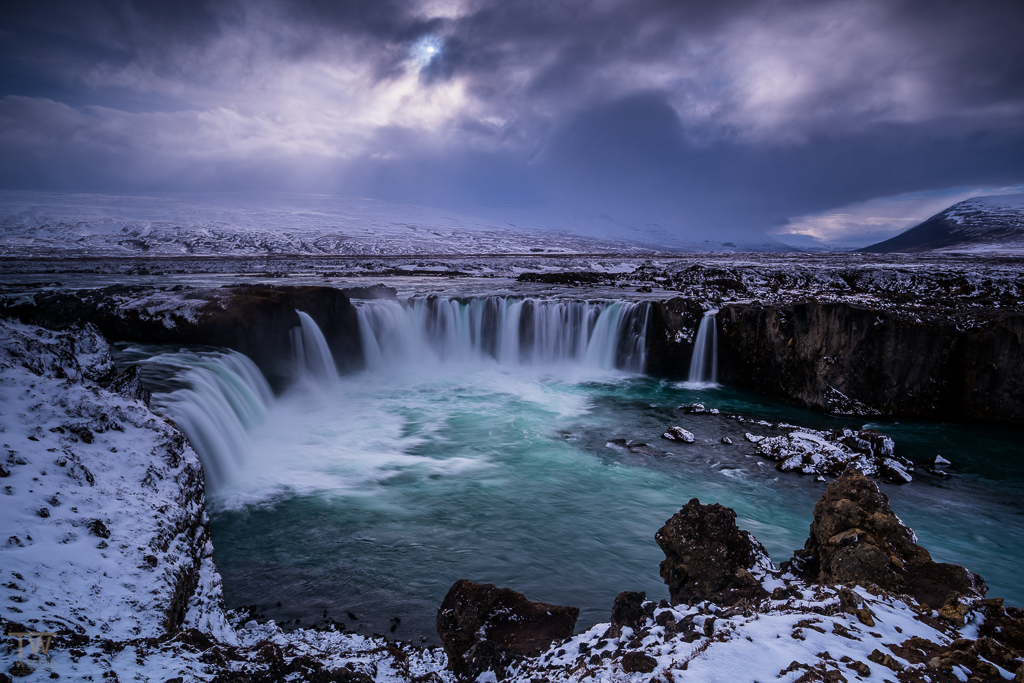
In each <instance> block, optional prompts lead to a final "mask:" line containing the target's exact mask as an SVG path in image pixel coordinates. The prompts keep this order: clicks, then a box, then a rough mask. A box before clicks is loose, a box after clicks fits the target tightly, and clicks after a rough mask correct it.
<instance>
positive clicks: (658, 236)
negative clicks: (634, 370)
mask: <svg viewBox="0 0 1024 683" xmlns="http://www.w3.org/2000/svg"><path fill="white" fill-rule="evenodd" d="M506 213H507V212H500V211H499V212H497V213H491V214H490V215H488V212H482V214H481V215H482V216H483V217H480V216H470V215H465V214H460V213H456V212H453V211H448V210H443V209H437V208H433V207H426V206H418V205H413V204H402V203H397V202H386V201H380V200H375V199H349V198H341V197H331V196H325V195H273V196H255V195H214V196H203V197H194V198H160V197H128V196H113V195H87V194H48V193H34V192H0V255H4V256H103V257H110V256H138V255H146V256H186V255H213V254H216V255H225V256H246V255H249V256H252V255H265V254H299V255H342V256H344V255H381V256H385V255H400V254H411V255H421V254H423V255H426V254H433V255H455V254H559V253H562V254H579V253H606V254H608V253H616V254H632V253H650V252H651V251H652V250H653V249H657V248H662V249H670V250H680V251H705V252H706V251H766V250H767V251H779V250H788V248H787V247H785V246H784V245H781V244H780V243H778V242H774V241H772V240H771V239H769V238H767V237H763V236H755V239H751V240H748V242H746V243H742V244H741V243H740V242H737V241H735V239H734V240H733V241H728V238H725V237H722V238H721V240H722V241H715V240H707V241H698V242H693V241H692V240H691V241H687V239H684V238H683V237H682V236H680V235H674V234H673V232H672V231H671V230H670V229H669V228H666V227H664V226H662V225H653V226H652V225H646V224H645V225H639V226H632V227H631V226H630V225H628V224H621V225H620V224H619V223H617V222H615V221H613V220H612V219H610V218H609V217H607V216H603V215H599V216H596V217H592V218H593V220H591V221H590V222H588V220H587V218H586V217H585V216H583V217H581V216H579V215H570V216H568V217H566V216H562V217H561V218H554V217H553V216H554V214H551V215H548V216H545V215H543V214H515V213H514V212H512V213H507V215H506Z"/></svg>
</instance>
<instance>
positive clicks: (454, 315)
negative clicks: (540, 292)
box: [357, 296, 649, 373]
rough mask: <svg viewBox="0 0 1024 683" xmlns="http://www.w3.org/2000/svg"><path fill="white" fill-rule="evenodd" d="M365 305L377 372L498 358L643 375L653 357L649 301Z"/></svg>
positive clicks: (365, 334) (361, 310) (367, 340)
mask: <svg viewBox="0 0 1024 683" xmlns="http://www.w3.org/2000/svg"><path fill="white" fill-rule="evenodd" d="M357 310H358V318H359V329H360V335H361V339H362V343H363V350H364V354H365V360H366V365H367V367H368V368H369V369H371V370H379V369H383V368H387V367H393V366H395V365H401V366H416V365H422V364H437V363H446V362H468V361H482V360H490V361H497V362H498V363H499V364H501V365H533V366H551V365H566V364H568V365H578V366H584V367H589V368H595V369H601V370H613V369H619V370H625V371H627V372H637V373H639V372H643V370H644V365H645V360H646V346H647V336H646V334H647V317H648V312H649V306H648V305H647V304H646V303H633V302H625V301H614V302H605V301H558V300H543V299H522V298H516V297H503V296H486V297H476V298H472V299H456V298H442V297H429V298H416V299H412V300H410V301H407V302H400V301H367V302H361V303H360V304H359V305H358V307H357Z"/></svg>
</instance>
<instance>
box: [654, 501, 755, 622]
mask: <svg viewBox="0 0 1024 683" xmlns="http://www.w3.org/2000/svg"><path fill="white" fill-rule="evenodd" d="M654 539H655V540H656V541H657V542H658V545H659V546H660V547H661V549H662V551H664V553H665V559H664V561H662V563H661V577H662V578H663V579H664V580H665V583H666V584H668V589H669V596H670V598H671V601H672V603H673V604H680V603H684V602H690V601H693V600H711V601H713V602H715V603H716V604H719V605H723V606H730V605H734V604H736V603H737V602H739V601H740V600H744V599H760V598H765V597H767V596H768V593H767V592H766V591H765V589H764V588H763V587H762V586H761V582H760V581H759V580H758V578H757V575H760V574H763V573H764V572H765V571H769V570H770V569H771V560H769V558H768V553H767V552H766V551H765V549H764V547H763V546H762V545H761V544H760V543H759V542H758V541H757V539H755V538H754V537H753V536H751V535H750V534H749V533H747V532H746V531H743V530H741V529H739V528H738V527H737V526H736V513H735V512H733V511H732V510H730V509H729V508H727V507H723V506H721V505H718V504H717V503H715V504H711V505H701V503H700V501H699V500H697V499H696V498H694V499H692V500H691V501H690V502H688V503H687V504H686V505H685V506H683V508H682V509H681V510H680V511H679V512H677V513H676V514H675V515H673V516H672V518H671V519H669V520H668V521H666V522H665V526H663V527H662V528H661V529H659V530H658V532H657V533H656V534H655V536H654Z"/></svg>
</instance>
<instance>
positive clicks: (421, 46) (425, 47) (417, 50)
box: [412, 36, 444, 69]
mask: <svg viewBox="0 0 1024 683" xmlns="http://www.w3.org/2000/svg"><path fill="white" fill-rule="evenodd" d="M443 47H444V43H442V42H441V39H440V38H438V37H436V36H423V37H422V38H420V39H419V40H417V41H416V43H415V44H414V45H413V46H412V61H413V63H415V64H416V66H418V67H419V68H421V69H422V68H424V67H426V66H427V65H429V64H430V63H431V62H432V61H434V58H435V57H437V56H438V55H439V54H441V49H442V48H443Z"/></svg>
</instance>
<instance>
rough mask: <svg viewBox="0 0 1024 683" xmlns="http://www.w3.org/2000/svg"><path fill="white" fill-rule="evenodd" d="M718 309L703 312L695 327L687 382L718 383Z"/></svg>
mask: <svg viewBox="0 0 1024 683" xmlns="http://www.w3.org/2000/svg"><path fill="white" fill-rule="evenodd" d="M716 313H718V309H713V310H710V311H707V312H705V313H704V317H703V318H701V320H700V327H698V328H697V339H696V340H695V341H694V343H693V357H692V358H691V359H690V375H689V377H688V382H687V383H688V384H690V385H694V386H716V385H717V384H718V322H717V321H716V320H715V314H716Z"/></svg>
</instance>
